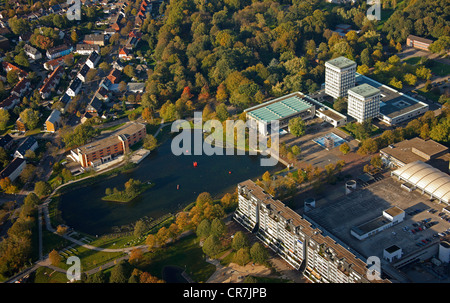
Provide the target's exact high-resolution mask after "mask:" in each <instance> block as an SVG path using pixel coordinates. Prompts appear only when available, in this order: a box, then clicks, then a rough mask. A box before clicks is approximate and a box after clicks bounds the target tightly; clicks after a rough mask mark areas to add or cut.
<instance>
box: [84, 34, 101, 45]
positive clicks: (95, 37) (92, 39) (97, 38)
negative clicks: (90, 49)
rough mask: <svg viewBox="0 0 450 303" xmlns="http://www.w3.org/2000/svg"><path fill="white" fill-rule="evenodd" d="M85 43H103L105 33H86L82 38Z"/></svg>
mask: <svg viewBox="0 0 450 303" xmlns="http://www.w3.org/2000/svg"><path fill="white" fill-rule="evenodd" d="M83 42H84V43H86V44H95V45H98V46H104V45H105V35H104V34H91V35H86V36H85V37H84V40H83Z"/></svg>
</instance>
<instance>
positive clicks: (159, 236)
mask: <svg viewBox="0 0 450 303" xmlns="http://www.w3.org/2000/svg"><path fill="white" fill-rule="evenodd" d="M169 237H170V233H169V230H168V229H167V228H166V227H165V226H163V227H161V228H160V229H159V230H158V232H157V233H156V241H157V242H158V243H159V244H160V245H161V246H164V245H165V244H166V243H167V241H168V240H169Z"/></svg>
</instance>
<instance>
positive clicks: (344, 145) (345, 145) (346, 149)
mask: <svg viewBox="0 0 450 303" xmlns="http://www.w3.org/2000/svg"><path fill="white" fill-rule="evenodd" d="M339 150H340V151H341V153H343V154H344V155H346V154H348V153H349V152H350V146H349V145H348V143H347V142H344V143H342V144H341V145H340V146H339Z"/></svg>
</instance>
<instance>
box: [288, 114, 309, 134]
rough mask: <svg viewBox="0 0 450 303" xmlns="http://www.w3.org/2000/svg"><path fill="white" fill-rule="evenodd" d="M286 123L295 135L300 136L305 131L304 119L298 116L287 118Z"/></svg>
mask: <svg viewBox="0 0 450 303" xmlns="http://www.w3.org/2000/svg"><path fill="white" fill-rule="evenodd" d="M288 125H289V132H290V133H291V134H293V135H294V136H296V137H301V136H303V135H304V134H305V132H306V125H305V121H304V120H303V119H302V118H300V117H297V118H293V119H291V120H289V124H288Z"/></svg>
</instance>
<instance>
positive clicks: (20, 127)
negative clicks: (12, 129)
mask: <svg viewBox="0 0 450 303" xmlns="http://www.w3.org/2000/svg"><path fill="white" fill-rule="evenodd" d="M16 129H17V131H19V132H21V133H24V132H26V131H27V126H26V125H25V123H24V122H23V121H22V119H21V118H20V116H19V118H17V120H16Z"/></svg>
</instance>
